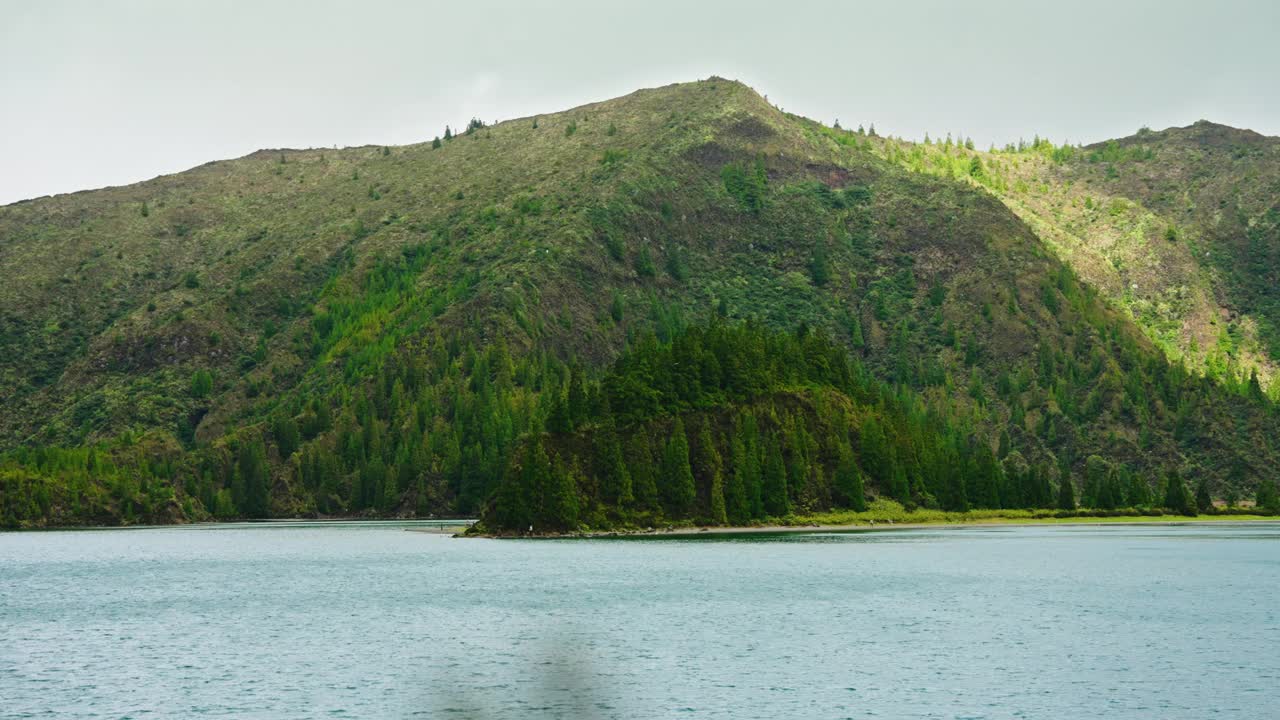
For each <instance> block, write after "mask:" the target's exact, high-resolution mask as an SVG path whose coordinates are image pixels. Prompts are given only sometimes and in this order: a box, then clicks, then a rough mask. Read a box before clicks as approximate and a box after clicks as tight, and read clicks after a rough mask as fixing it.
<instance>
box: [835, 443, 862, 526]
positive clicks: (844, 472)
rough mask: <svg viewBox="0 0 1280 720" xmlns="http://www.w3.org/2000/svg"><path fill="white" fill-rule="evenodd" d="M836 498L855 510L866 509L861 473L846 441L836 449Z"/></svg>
mask: <svg viewBox="0 0 1280 720" xmlns="http://www.w3.org/2000/svg"><path fill="white" fill-rule="evenodd" d="M835 490H836V500H837V501H838V502H840V503H841V504H842V505H843V506H844V507H847V508H849V509H850V510H853V511H855V512H864V511H866V509H867V496H866V488H865V487H863V482H862V473H860V472H858V465H857V463H855V462H854V460H853V449H852V448H850V447H849V445H848V444H847V443H844V444H841V445H840V446H839V448H838V449H837V450H836V474H835Z"/></svg>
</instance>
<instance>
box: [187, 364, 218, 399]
mask: <svg viewBox="0 0 1280 720" xmlns="http://www.w3.org/2000/svg"><path fill="white" fill-rule="evenodd" d="M212 391H213V375H211V374H209V371H208V370H197V371H195V373H193V374H192V375H191V397H194V398H207V397H209V393H210V392H212Z"/></svg>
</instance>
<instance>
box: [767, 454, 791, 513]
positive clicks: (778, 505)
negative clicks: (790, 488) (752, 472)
mask: <svg viewBox="0 0 1280 720" xmlns="http://www.w3.org/2000/svg"><path fill="white" fill-rule="evenodd" d="M760 484H761V495H762V499H763V504H764V511H765V513H766V514H768V515H771V516H773V517H782V516H783V515H786V514H787V513H789V512H791V500H790V498H789V496H788V493H787V469H786V465H785V464H784V461H783V458H782V448H781V447H779V445H778V441H777V438H774V437H771V438H770V440H769V441H768V442H766V443H765V448H764V469H763V472H762V477H761V483H760Z"/></svg>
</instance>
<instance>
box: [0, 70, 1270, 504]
mask: <svg viewBox="0 0 1280 720" xmlns="http://www.w3.org/2000/svg"><path fill="white" fill-rule="evenodd" d="M443 138H444V139H442V140H441V141H439V142H434V141H433V142H425V143H422V144H420V145H412V146H406V147H397V148H382V147H369V148H351V149H345V150H285V151H278V150H273V151H262V152H259V153H255V154H253V155H250V156H247V157H245V158H241V159H238V160H232V161H224V162H216V163H210V164H208V165H205V166H202V167H200V168H196V169H193V170H191V171H188V172H186V173H181V174H178V175H173V176H167V177H163V178H157V179H155V180H152V181H148V182H146V183H140V184H137V185H132V186H128V187H123V188H110V189H105V190H98V191H92V192H85V193H77V194H73V195H64V196H58V197H54V198H42V199H38V200H33V201H28V202H23V203H17V204H14V205H9V206H5V207H3V208H0V237H4V238H5V242H4V243H0V274H3V276H4V277H5V278H6V282H5V283H3V284H0V397H3V398H4V399H5V401H4V405H3V407H2V408H0V455H2V457H0V471H2V472H5V473H7V475H6V477H8V478H9V479H10V481H11V482H12V483H13V485H12V486H11V487H14V488H18V490H16V491H14V492H12V493H7V494H6V498H7V499H8V500H7V502H8V505H7V506H6V507H7V508H8V510H9V511H11V512H10V516H9V520H10V522H11V523H13V524H42V523H52V524H57V523H63V522H78V521H79V520H78V519H77V518H83V519H92V520H93V521H105V520H111V521H117V522H129V521H133V520H136V519H138V518H140V517H142V516H143V515H149V516H151V517H155V518H161V519H165V518H168V519H181V518H188V519H195V518H206V517H214V516H242V515H257V514H262V515H270V516H297V515H315V514H326V515H350V514H378V515H431V514H454V513H469V512H475V511H477V510H479V509H480V508H481V507H482V506H483V504H484V502H485V501H486V500H487V499H488V498H490V497H491V495H492V492H493V490H494V489H495V488H496V487H497V486H498V484H499V481H500V480H501V478H502V476H503V474H504V472H506V471H507V469H508V467H509V463H510V461H511V459H512V452H513V449H514V448H516V447H518V446H519V443H520V439H521V438H525V437H529V436H531V435H533V434H536V433H539V432H541V431H542V430H543V429H545V428H546V426H547V423H548V420H549V418H550V417H551V414H552V412H553V411H554V410H555V407H556V400H555V398H556V397H557V396H558V394H561V393H563V394H565V395H567V393H568V391H569V389H570V388H571V387H572V384H573V382H574V378H575V377H576V378H578V382H580V383H584V384H586V385H590V384H591V383H594V382H598V381H599V380H600V378H602V377H603V376H604V375H605V373H606V371H607V369H608V367H609V365H610V363H612V362H613V361H614V359H615V358H617V357H618V356H619V354H620V353H621V352H622V351H623V350H624V349H626V348H628V347H630V346H632V345H634V344H635V343H636V342H637V341H638V340H639V338H641V337H644V336H647V335H649V334H650V333H652V335H653V336H654V337H655V338H656V339H657V340H658V341H659V342H668V341H670V340H671V339H672V338H675V337H677V336H678V335H679V334H680V333H681V332H682V331H683V330H684V329H685V328H687V327H688V326H690V325H691V324H698V323H702V322H704V321H705V319H706V318H707V317H709V316H711V315H713V314H714V315H719V316H722V317H724V318H727V319H730V320H754V321H756V322H758V323H760V324H762V325H764V326H767V327H772V328H777V329H783V330H786V331H792V330H794V329H795V328H796V327H797V326H798V325H800V324H804V325H807V326H808V327H810V328H815V329H822V330H824V331H825V332H826V333H827V334H828V335H829V336H830V337H831V338H833V339H835V340H836V341H837V342H838V343H840V344H841V345H843V346H844V347H846V348H847V349H848V350H849V351H850V352H851V353H852V355H853V356H854V357H855V358H856V359H857V360H858V361H859V362H860V363H861V364H862V365H863V366H864V367H865V368H866V370H867V372H868V373H869V374H871V375H872V376H874V377H876V378H878V379H879V380H880V381H882V382H885V383H886V384H887V385H888V386H891V387H900V388H902V389H903V391H904V392H909V393H910V394H912V396H914V397H918V398H919V401H920V402H921V403H922V404H923V405H924V406H925V407H936V408H944V409H945V413H946V414H947V415H948V416H949V417H954V418H963V420H964V422H963V425H964V427H965V428H967V432H968V433H969V434H970V435H972V437H973V438H974V439H975V442H983V443H986V444H987V445H989V446H991V447H993V448H995V447H999V446H1000V445H1001V443H1002V442H1003V440H1002V438H1003V436H1006V435H1007V436H1008V444H1007V449H1009V450H1017V451H1018V452H1019V454H1020V455H1021V456H1022V457H1023V458H1024V459H1025V460H1026V461H1027V462H1028V463H1030V464H1033V465H1034V464H1041V465H1044V466H1046V467H1052V468H1054V472H1055V473H1058V474H1061V475H1064V476H1066V477H1072V476H1083V471H1084V468H1085V463H1086V460H1087V458H1088V457H1089V456H1091V455H1098V456H1101V457H1104V458H1107V459H1108V460H1109V461H1111V462H1113V463H1115V464H1116V465H1123V466H1125V467H1130V468H1132V469H1133V470H1134V471H1135V472H1141V473H1147V474H1149V475H1150V476H1151V477H1153V478H1157V477H1159V476H1160V475H1161V474H1162V473H1164V472H1165V471H1167V470H1170V469H1177V470H1180V471H1182V473H1183V475H1184V476H1185V477H1187V478H1188V479H1190V480H1192V482H1193V483H1194V482H1196V481H1198V479H1199V478H1200V477H1207V478H1208V479H1209V480H1210V481H1211V483H1212V487H1213V489H1214V492H1215V493H1216V494H1224V493H1225V492H1226V491H1228V490H1232V491H1235V492H1237V493H1239V494H1241V495H1242V496H1243V495H1246V494H1250V493H1252V490H1253V488H1254V487H1255V486H1256V485H1257V483H1258V481H1259V479H1260V478H1264V477H1269V476H1270V475H1269V474H1270V473H1271V472H1272V468H1274V467H1276V460H1277V458H1276V453H1277V449H1276V448H1275V447H1274V444H1273V443H1272V441H1271V439H1270V438H1273V437H1275V436H1276V432H1275V428H1274V424H1275V417H1276V416H1275V412H1274V408H1273V406H1271V405H1269V404H1267V402H1266V401H1265V399H1263V398H1255V397H1252V396H1250V395H1249V393H1248V390H1249V388H1248V386H1247V383H1246V384H1245V385H1244V386H1243V387H1244V390H1243V391H1241V392H1235V393H1227V392H1221V391H1220V390H1219V389H1216V388H1217V387H1218V386H1217V385H1214V384H1213V383H1210V382H1201V381H1199V380H1198V379H1197V378H1194V377H1191V376H1188V374H1187V373H1185V372H1184V371H1183V370H1182V369H1180V368H1178V367H1176V366H1175V367H1169V366H1168V365H1167V364H1166V363H1165V360H1164V357H1163V356H1162V355H1161V354H1160V353H1159V352H1158V351H1157V347H1156V346H1155V345H1154V344H1153V343H1152V342H1151V341H1150V340H1149V338H1155V339H1157V340H1159V337H1160V336H1159V334H1158V333H1154V332H1153V331H1152V328H1154V327H1156V324H1154V323H1152V322H1148V323H1146V324H1141V325H1136V324H1135V323H1134V322H1133V321H1132V319H1131V317H1130V314H1129V312H1127V311H1117V310H1115V309H1114V307H1113V306H1112V305H1109V304H1108V303H1107V302H1106V301H1105V298H1108V297H1111V295H1110V294H1109V293H1110V291H1109V290H1108V287H1109V286H1107V285H1105V284H1101V283H1100V284H1098V285H1097V287H1100V288H1102V289H1101V291H1098V290H1097V289H1095V286H1093V285H1089V284H1083V283H1081V282H1080V281H1079V280H1078V279H1077V277H1078V275H1077V273H1078V274H1079V275H1080V276H1084V277H1086V278H1089V277H1091V276H1090V275H1089V271H1088V268H1087V267H1086V266H1084V265H1080V264H1076V263H1071V267H1074V268H1077V269H1076V271H1075V272H1072V270H1071V268H1070V267H1067V266H1066V265H1064V264H1063V263H1062V262H1061V261H1060V260H1059V259H1058V257H1057V254H1056V253H1055V252H1053V250H1055V249H1057V248H1055V246H1054V244H1053V243H1054V241H1053V240H1052V239H1049V240H1044V239H1043V238H1044V237H1045V235H1044V234H1043V233H1041V236H1040V237H1037V235H1036V234H1034V233H1033V232H1032V231H1031V230H1029V229H1028V227H1027V225H1026V224H1024V223H1023V222H1022V221H1020V220H1019V218H1018V217H1017V216H1015V215H1014V214H1012V213H1010V212H1009V209H1008V207H1006V205H1005V204H1004V203H1002V202H1001V199H1003V196H1001V198H999V199H998V198H997V197H993V196H992V195H990V194H989V193H988V192H987V189H992V188H994V189H997V191H998V192H999V193H1005V192H1012V190H1008V187H1012V186H1016V185H1017V183H1018V182H1027V181H1028V180H1029V179H1031V177H1032V176H1030V175H1028V176H1027V178H1024V177H1023V176H1021V175H1017V174H1016V173H1013V172H1011V171H1009V170H1008V169H1007V167H1006V166H1008V165H1011V164H1012V163H1014V162H1015V161H1017V162H1022V161H1023V157H1024V156H1032V155H1033V154H1031V153H1011V154H1009V155H1008V156H1007V157H1005V156H1003V155H1002V156H1000V157H999V158H995V157H991V158H988V157H986V156H983V157H982V158H980V160H979V163H978V164H976V165H975V164H974V163H973V156H972V155H973V154H972V151H970V150H968V149H964V150H963V153H964V154H963V155H961V154H958V153H960V152H961V151H959V150H950V151H949V153H950V154H947V155H943V156H941V157H945V158H946V163H945V165H946V167H947V168H948V170H947V172H941V171H940V170H938V171H929V172H917V170H919V169H923V166H922V167H920V168H917V167H915V166H914V165H912V162H913V161H910V160H909V159H908V158H906V157H905V156H904V154H905V153H908V152H914V150H909V149H908V148H907V146H906V145H904V144H901V143H896V142H893V141H888V140H884V139H881V138H875V137H872V136H870V135H866V136H863V135H858V134H856V133H842V132H837V131H831V130H828V129H825V128H822V127H821V126H818V125H817V124H815V123H811V122H809V121H806V120H803V119H801V118H795V117H792V116H788V115H785V114H783V113H781V112H779V111H778V110H776V109H775V108H773V107H772V106H770V105H769V104H768V103H767V102H765V100H764V99H763V98H761V97H760V96H759V95H757V94H756V93H755V92H753V91H752V90H750V89H749V88H746V87H745V86H742V85H740V84H737V83H732V82H728V81H724V80H718V79H712V80H708V81H704V82H699V83H689V84H682V85H675V86H669V87H665V88H658V89H654V90H645V91H640V92H637V93H634V94H632V95H628V96H625V97H622V98H617V99H614V100H609V101H606V102H603V103H596V104H593V105H587V106H583V107H580V108H575V109H572V110H568V111H565V112H562V113H556V114H550V115H541V116H539V117H538V118H537V119H536V120H535V119H533V118H523V119H517V120H512V121H509V122H504V123H500V124H497V125H492V126H489V125H483V124H478V123H472V124H470V125H469V126H468V127H467V130H466V131H465V132H463V133H459V134H454V133H452V132H451V131H450V132H447V133H444V134H443ZM936 155H937V153H933V152H924V153H923V154H922V155H921V156H920V157H921V158H922V160H921V162H927V163H932V164H933V166H935V167H937V168H941V167H942V166H943V164H944V163H942V161H941V160H938V159H937V158H936V157H935V156H936ZM1035 157H1040V156H1035ZM1036 162H1041V161H1040V160H1037V161H1036ZM1043 162H1044V163H1046V167H1050V165H1049V164H1050V163H1053V162H1054V160H1053V159H1052V158H1048V159H1045V160H1043ZM1071 162H1077V161H1076V160H1067V161H1064V162H1059V163H1057V165H1053V166H1052V167H1066V166H1067V165H1069V164H1070V163H1071ZM1085 162H1086V163H1087V161H1085ZM1132 162H1147V161H1146V160H1137V159H1135V160H1132ZM1107 163H1110V164H1115V163H1114V162H1113V161H1107ZM1107 163H1101V164H1107ZM1095 165H1097V164H1095ZM1093 166H1094V165H1091V166H1090V167H1093ZM975 186H977V187H975ZM1029 186H1030V185H1029ZM1097 197H1098V202H1099V203H1103V202H1105V203H1112V202H1113V201H1114V200H1116V198H1111V197H1104V196H1102V195H1101V194H1098V196H1097ZM1105 207H1106V209H1105V210H1102V211H1098V212H1103V213H1105V214H1106V216H1107V217H1112V214H1111V213H1112V210H1111V208H1113V207H1114V208H1119V212H1118V214H1115V215H1114V217H1117V218H1119V217H1122V216H1123V215H1125V213H1127V212H1128V210H1126V208H1128V207H1129V206H1128V205H1125V206H1119V205H1114V204H1110V205H1106V206H1105ZM1015 209H1016V208H1015ZM1023 217H1024V218H1025V217H1031V215H1029V214H1024V215H1023ZM1152 227H1153V228H1154V229H1153V230H1152V231H1153V232H1157V233H1160V232H1163V231H1164V230H1163V226H1161V225H1160V224H1159V223H1158V222H1157V223H1155V224H1154V225H1152ZM1193 227H1194V225H1193V224H1190V223H1182V222H1180V223H1178V238H1179V239H1178V240H1177V241H1176V242H1174V243H1169V242H1167V241H1165V240H1161V242H1162V243H1165V244H1172V245H1175V246H1178V247H1182V246H1187V247H1190V246H1191V245H1192V243H1193V242H1195V233H1194V231H1193V230H1192V229H1190V228H1193ZM1037 229H1038V228H1037ZM1059 252H1060V250H1059ZM1063 256H1064V257H1067V255H1066V254H1064V255H1063ZM1067 259H1068V261H1070V260H1071V258H1070V257H1067ZM1099 292H1101V293H1102V295H1101V296H1100V295H1099ZM1122 310H1124V308H1122ZM1134 316H1135V317H1138V314H1135V315H1134ZM1140 319H1141V318H1140V317H1139V320H1140ZM1140 327H1141V330H1140V329H1139V328H1140ZM1144 332H1145V333H1146V334H1145V335H1144ZM1250 337H1254V336H1253V335H1250V334H1249V332H1248V331H1247V329H1246V330H1243V331H1232V330H1230V329H1228V330H1227V332H1226V333H1225V335H1223V336H1222V337H1220V338H1218V342H1220V343H1224V344H1233V343H1234V344H1235V345H1234V346H1244V347H1246V348H1247V346H1248V343H1249V342H1250V341H1249V339H1248V338H1250ZM1241 343H1243V345H1241ZM1242 397H1243V400H1242ZM939 412H941V410H939ZM142 437H146V438H155V443H157V445H158V446H163V447H166V448H173V450H174V453H175V456H174V458H173V462H171V463H169V464H167V465H165V466H164V467H163V468H158V472H155V473H153V475H154V476H155V477H156V478H158V480H157V482H158V483H160V484H161V485H162V486H163V487H166V488H169V489H170V490H171V491H172V497H173V503H172V504H170V503H169V502H168V501H167V500H165V499H163V498H161V499H157V500H155V501H154V502H152V501H149V500H148V501H146V502H145V503H144V502H143V500H142V499H140V497H150V493H151V491H150V489H148V492H147V493H142V494H141V496H139V495H138V494H131V493H129V492H125V491H127V490H129V488H123V490H121V491H115V490H112V487H113V485H112V483H113V480H112V479H111V476H110V474H109V473H102V472H100V471H99V470H97V469H95V468H97V466H93V465H90V464H89V463H88V462H87V460H84V459H83V458H82V455H83V453H82V450H84V449H85V448H89V447H95V446H98V445H99V444H105V445H104V446H105V447H111V448H116V447H120V446H126V445H128V443H126V442H125V441H124V439H128V438H142ZM130 447H132V446H130ZM112 452H117V451H115V450H113V451H112ZM51 456H57V457H62V458H64V459H66V461H65V462H62V463H61V464H58V463H54V464H50V462H48V458H49V457H51ZM130 462H132V460H131V461H130ZM73 477H80V478H83V479H84V483H85V484H87V486H91V487H92V488H93V489H85V490H83V492H87V493H89V494H90V495H92V496H93V497H97V498H100V500H101V501H100V502H97V503H96V504H92V503H80V504H75V503H76V502H77V501H76V500H75V499H74V498H72V497H71V496H68V495H66V494H65V493H64V492H63V490H62V488H65V487H70V486H72V485H71V483H72V482H73V480H72V478H73ZM74 482H76V483H79V482H80V481H78V480H76V481H74ZM875 482H877V480H876V479H874V478H873V479H872V484H874V483H875ZM42 487H44V488H47V490H48V492H46V493H45V494H43V495H41V494H40V488H42ZM74 487H77V488H79V487H81V485H79V484H76V485H74ZM259 487H260V488H262V492H263V493H264V494H265V499H264V500H263V501H262V503H261V504H260V503H259V502H258V500H257V499H256V498H257V497H258V493H259V490H258V489H257V488H259ZM77 492H82V491H80V490H78V491H77ZM139 492H140V493H141V491H139ZM161 494H163V493H161ZM46 495H47V496H48V502H47V503H42V502H40V500H41V498H43V497H45V496H46ZM37 496H39V497H37ZM157 497H158V498H159V496H157ZM15 498H16V499H15ZM32 498H34V499H35V500H36V502H35V503H34V505H32V503H31V502H29V501H30V500H31V499H32ZM130 498H133V499H130ZM129 503H136V506H135V505H130V504H129ZM89 505H92V506H93V507H95V508H97V510H95V511H94V514H91V515H92V516H91V517H90V516H85V515H84V514H83V512H82V510H81V509H77V508H83V507H86V506H89ZM33 507H34V508H35V510H32V508H33ZM130 507H131V508H132V515H128V514H127V512H128V511H127V508H130ZM171 508H177V510H176V511H171Z"/></svg>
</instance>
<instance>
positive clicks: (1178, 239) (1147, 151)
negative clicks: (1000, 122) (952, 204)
mask: <svg viewBox="0 0 1280 720" xmlns="http://www.w3.org/2000/svg"><path fill="white" fill-rule="evenodd" d="M876 149H877V151H878V153H879V154H880V155H881V156H882V157H886V158H889V159H892V160H894V161H895V162H898V163H900V164H901V165H903V166H905V167H908V168H911V169H914V170H918V171H923V172H928V173H931V174H935V175H944V176H948V177H952V178H954V179H958V180H963V181H967V182H969V183H971V184H973V185H975V186H980V187H983V188H985V189H987V190H989V191H990V192H992V193H994V194H995V195H996V196H997V197H999V198H1000V199H1001V200H1002V201H1003V202H1004V203H1005V204H1006V205H1007V206H1008V207H1009V208H1010V209H1011V210H1013V211H1014V213H1016V214H1017V215H1018V216H1019V217H1021V218H1022V219H1023V220H1024V221H1026V222H1027V224H1028V225H1029V226H1030V227H1031V228H1033V229H1034V230H1035V232H1036V233H1037V234H1038V235H1039V236H1040V237H1041V238H1042V239H1043V240H1044V242H1045V244H1046V246H1048V247H1049V248H1050V249H1052V250H1053V251H1054V253H1055V254H1056V255H1058V257H1060V258H1061V259H1062V260H1063V261H1064V262H1066V263H1067V264H1069V265H1070V266H1071V267H1072V269H1073V270H1074V271H1075V272H1076V273H1077V274H1078V275H1079V276H1080V277H1081V278H1082V279H1083V280H1085V281H1086V282H1088V283H1089V284H1090V285H1092V286H1094V287H1096V288H1098V289H1099V291H1100V292H1101V293H1102V294H1103V295H1104V296H1105V297H1106V298H1107V300H1108V301H1109V302H1110V303H1111V304H1113V305H1114V306H1115V307H1118V308H1121V309H1123V310H1124V311H1125V312H1126V314H1128V315H1129V316H1130V317H1131V318H1132V319H1133V320H1134V322H1135V323H1136V324H1137V325H1138V326H1139V327H1140V328H1142V330H1143V331H1144V332H1145V333H1146V334H1147V336H1148V337H1150V338H1151V340H1152V341H1153V342H1154V343H1155V344H1156V345H1157V346H1158V347H1160V348H1161V349H1162V350H1163V351H1164V352H1165V353H1166V354H1167V355H1168V356H1169V357H1170V358H1172V359H1175V360H1182V361H1185V362H1186V363H1187V365H1188V366H1190V367H1191V368H1193V369H1194V370H1196V371H1197V372H1204V373H1208V374H1210V375H1212V376H1213V377H1215V378H1218V379H1219V380H1222V381H1224V382H1228V383H1237V384H1238V383H1244V382H1248V379H1249V376H1250V375H1251V374H1253V373H1255V372H1256V373H1257V374H1258V376H1259V378H1260V379H1261V381H1262V382H1263V383H1266V384H1270V387H1271V388H1272V391H1273V396H1274V393H1275V392H1280V383H1274V382H1270V381H1271V379H1272V378H1273V377H1275V374H1276V370H1277V368H1280V276H1278V275H1277V272H1280V256H1278V255H1277V253H1278V252H1280V138H1271V137H1264V136H1262V135H1259V134H1257V133H1255V132H1252V131H1249V130H1237V129H1235V128H1230V127H1226V126H1223V125H1216V124H1214V123H1210V122H1206V121H1201V122H1198V123H1196V124H1194V125H1191V126H1189V127H1185V128H1170V129H1168V130H1164V131H1160V132H1152V131H1150V130H1147V129H1145V128H1144V129H1143V130H1141V131H1139V132H1138V133H1137V134H1136V135H1133V136H1130V137H1127V138H1123V139H1120V140H1111V141H1108V142H1104V143H1098V144H1096V145H1091V146H1088V147H1072V146H1055V145H1054V144H1053V143H1051V142H1049V141H1047V140H1042V139H1040V138H1036V139H1035V140H1034V141H1033V142H1031V143H1030V144H1029V145H1028V144H1024V145H1022V146H1021V147H1015V146H1010V147H1007V148H1005V149H1003V150H995V149H992V150H991V151H989V152H982V151H975V150H974V149H973V148H972V147H969V148H966V147H964V145H963V144H962V143H960V142H958V141H957V142H951V138H947V139H946V140H944V141H942V142H934V143H929V144H925V143H905V142H900V141H886V142H882V143H879V144H877V145H876ZM971 171H972V172H971Z"/></svg>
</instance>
